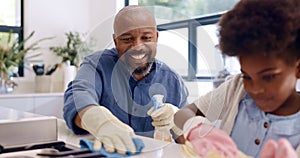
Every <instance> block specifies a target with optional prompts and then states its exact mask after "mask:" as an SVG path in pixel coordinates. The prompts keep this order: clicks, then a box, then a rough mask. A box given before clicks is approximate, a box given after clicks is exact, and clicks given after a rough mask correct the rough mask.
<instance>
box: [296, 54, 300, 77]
mask: <svg viewBox="0 0 300 158" xmlns="http://www.w3.org/2000/svg"><path fill="white" fill-rule="evenodd" d="M296 64H297V72H296V76H297V78H298V79H300V58H299V59H298V61H297V63H296Z"/></svg>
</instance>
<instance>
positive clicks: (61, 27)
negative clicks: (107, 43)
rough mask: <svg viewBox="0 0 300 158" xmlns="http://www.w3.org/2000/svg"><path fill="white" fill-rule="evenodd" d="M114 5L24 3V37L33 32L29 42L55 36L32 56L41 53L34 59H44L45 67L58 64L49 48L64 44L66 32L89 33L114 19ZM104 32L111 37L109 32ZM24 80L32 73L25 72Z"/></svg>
mask: <svg viewBox="0 0 300 158" xmlns="http://www.w3.org/2000/svg"><path fill="white" fill-rule="evenodd" d="M116 2H117V0H26V1H24V36H25V37H27V36H28V35H29V34H30V33H31V32H32V31H35V35H34V36H33V38H32V39H31V40H30V41H29V43H30V42H33V41H36V40H38V39H41V38H45V37H55V38H54V39H52V40H48V41H44V42H42V43H40V45H39V46H40V47H41V49H39V50H38V51H36V52H35V53H39V52H40V53H43V55H42V56H40V57H38V58H37V59H40V60H43V62H44V63H45V64H46V65H52V64H55V63H58V62H60V58H58V57H57V56H56V55H55V54H54V53H53V52H51V51H50V50H49V47H51V46H62V45H64V44H65V40H66V37H65V33H66V32H68V31H78V32H80V33H88V32H91V31H92V30H93V29H95V27H96V26H97V25H98V24H99V23H101V22H103V21H105V20H106V19H108V18H110V17H112V16H114V14H115V12H116V10H117V4H116ZM110 27H111V26H110ZM110 31H111V32H110ZM106 32H107V33H108V34H112V30H106ZM110 37H111V36H110ZM29 43H28V44H29ZM31 53H33V52H31ZM59 76H61V75H59ZM25 77H26V78H33V77H34V74H33V72H31V71H28V70H25Z"/></svg>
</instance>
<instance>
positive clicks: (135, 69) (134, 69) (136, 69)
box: [125, 51, 154, 75]
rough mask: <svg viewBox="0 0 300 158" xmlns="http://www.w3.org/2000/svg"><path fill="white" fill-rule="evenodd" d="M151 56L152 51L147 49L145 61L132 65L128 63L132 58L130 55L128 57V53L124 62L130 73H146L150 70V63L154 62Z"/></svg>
mask: <svg viewBox="0 0 300 158" xmlns="http://www.w3.org/2000/svg"><path fill="white" fill-rule="evenodd" d="M129 54H130V53H129ZM151 56H152V52H151V51H149V52H148V53H147V54H146V57H145V58H147V62H146V63H142V64H141V65H134V66H133V64H131V63H130V60H132V59H130V58H131V57H129V55H125V64H126V66H127V68H128V70H129V72H130V73H132V74H135V75H142V74H147V73H148V72H149V71H150V69H151V67H152V64H153V62H154V58H152V57H151Z"/></svg>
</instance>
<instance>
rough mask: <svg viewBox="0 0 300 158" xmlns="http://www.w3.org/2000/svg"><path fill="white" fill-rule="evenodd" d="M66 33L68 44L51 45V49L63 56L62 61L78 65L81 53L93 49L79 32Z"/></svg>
mask: <svg viewBox="0 0 300 158" xmlns="http://www.w3.org/2000/svg"><path fill="white" fill-rule="evenodd" d="M65 35H66V37H67V43H66V45H65V46H55V47H50V50H51V51H53V52H54V53H55V54H56V55H57V56H59V57H61V58H62V61H61V62H62V63H69V64H70V65H74V66H76V67H78V66H79V59H78V55H79V53H84V54H86V53H88V52H90V51H91V49H90V47H89V46H88V44H87V43H86V42H85V41H84V40H83V39H82V37H81V36H80V34H79V33H78V32H67V33H65ZM67 65H68V64H67Z"/></svg>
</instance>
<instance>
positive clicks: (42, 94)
mask: <svg viewBox="0 0 300 158" xmlns="http://www.w3.org/2000/svg"><path fill="white" fill-rule="evenodd" d="M63 95H64V93H63V92H61V93H24V94H0V99H1V98H26V97H57V96H63Z"/></svg>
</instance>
